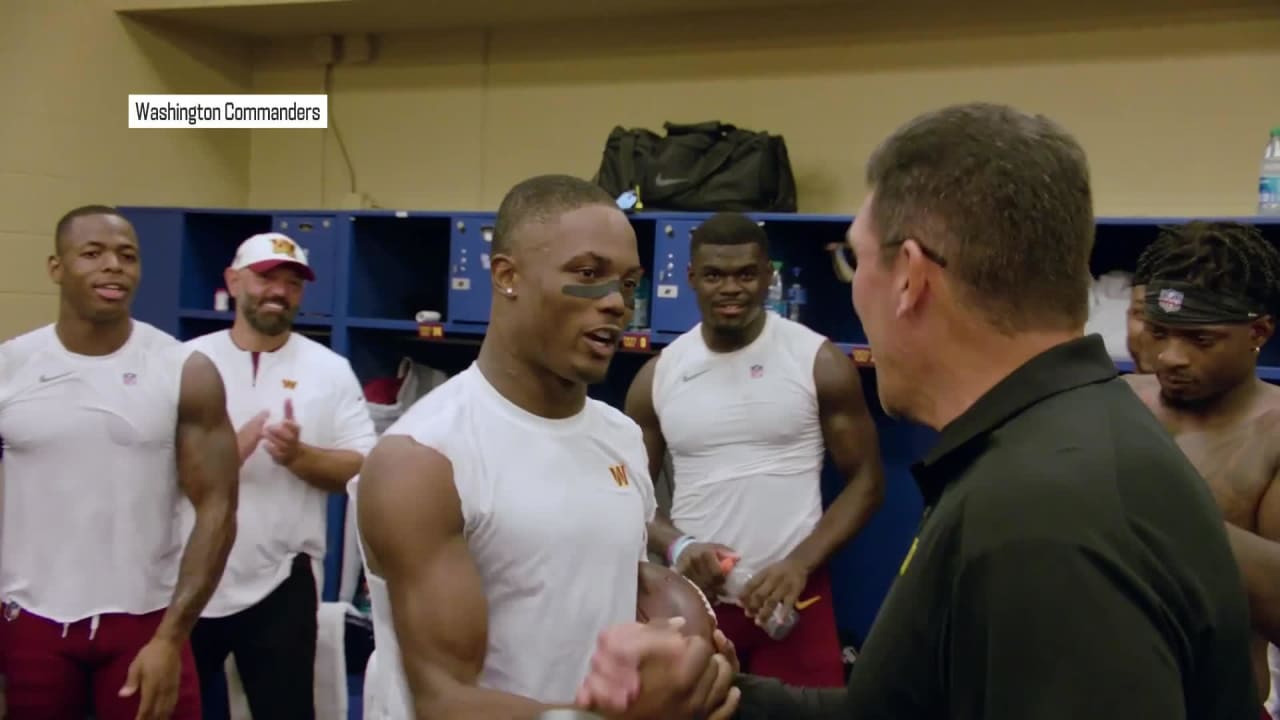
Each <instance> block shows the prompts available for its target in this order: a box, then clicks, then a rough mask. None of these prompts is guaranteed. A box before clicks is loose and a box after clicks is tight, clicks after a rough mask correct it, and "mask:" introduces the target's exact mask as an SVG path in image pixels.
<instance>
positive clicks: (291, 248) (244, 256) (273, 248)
mask: <svg viewBox="0 0 1280 720" xmlns="http://www.w3.org/2000/svg"><path fill="white" fill-rule="evenodd" d="M286 264H287V265H294V266H296V267H297V268H298V270H299V271H300V272H301V273H302V276H303V277H305V278H306V279H308V280H315V279H316V274H315V272H314V271H312V269H311V266H310V265H308V264H307V250H306V248H304V247H302V246H301V245H299V244H298V243H296V242H294V240H293V238H291V237H289V236H288V235H285V234H284V233H278V232H268V233H260V234H258V235H254V236H253V237H250V238H249V239H248V240H245V241H244V242H242V243H240V247H239V249H237V250H236V257H235V259H234V260H232V261H231V269H232V270H243V269H245V268H249V269H250V270H253V271H254V272H259V273H264V272H268V271H269V270H271V269H272V268H274V267H277V266H280V265H286Z"/></svg>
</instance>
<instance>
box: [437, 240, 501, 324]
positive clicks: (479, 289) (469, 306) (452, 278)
mask: <svg viewBox="0 0 1280 720" xmlns="http://www.w3.org/2000/svg"><path fill="white" fill-rule="evenodd" d="M492 243H493V219H492V217H491V216H487V215H467V216H457V217H455V218H454V219H453V228H452V230H451V231H450V233H449V301H448V302H449V305H448V307H449V315H448V318H447V320H448V321H449V322H450V323H480V324H487V323H488V322H489V304H490V299H491V298H490V293H492V292H493V281H492V280H491V279H490V277H489V249H490V247H491V245H492Z"/></svg>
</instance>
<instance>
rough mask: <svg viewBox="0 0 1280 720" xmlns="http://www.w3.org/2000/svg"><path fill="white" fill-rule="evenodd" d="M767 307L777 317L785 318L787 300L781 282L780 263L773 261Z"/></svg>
mask: <svg viewBox="0 0 1280 720" xmlns="http://www.w3.org/2000/svg"><path fill="white" fill-rule="evenodd" d="M767 302H768V307H769V309H770V310H772V311H774V312H776V313H778V314H779V315H781V316H783V317H786V316H787V298H786V292H785V290H784V288H783V282H782V261H780V260H774V261H773V279H772V280H770V281H769V297H768V301H767Z"/></svg>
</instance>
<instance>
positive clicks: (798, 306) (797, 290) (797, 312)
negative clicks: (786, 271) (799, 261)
mask: <svg viewBox="0 0 1280 720" xmlns="http://www.w3.org/2000/svg"><path fill="white" fill-rule="evenodd" d="M791 276H792V277H793V278H794V279H793V280H792V281H791V287H789V288H787V319H789V320H793V321H795V322H802V321H801V320H800V316H801V315H802V314H803V311H804V304H805V303H806V302H808V301H809V295H808V293H807V292H806V291H805V289H804V285H801V284H800V268H799V267H793V268H791Z"/></svg>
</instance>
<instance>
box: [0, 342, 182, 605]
mask: <svg viewBox="0 0 1280 720" xmlns="http://www.w3.org/2000/svg"><path fill="white" fill-rule="evenodd" d="M189 354H190V351H189V350H187V349H186V348H184V347H183V346H182V344H181V343H179V342H178V340H177V339H175V338H173V337H171V336H170V335H167V334H165V333H164V332H161V331H160V330H158V329H156V328H155V327H153V326H151V325H148V324H147V323H144V322H140V321H137V320H135V321H134V322H133V330H132V332H131V334H130V336H129V339H128V341H127V342H126V343H125V344H124V346H123V347H121V348H120V349H119V350H117V351H116V352H114V353H112V354H110V355H103V356H86V355H76V354H74V353H71V352H69V351H68V350H67V349H66V348H65V347H64V346H63V345H62V342H61V341H60V340H59V339H58V336H57V333H56V332H55V330H54V328H53V326H52V325H49V326H46V327H43V328H40V329H38V330H35V331H32V332H30V333H27V334H25V335H22V336H19V337H17V338H14V339H12V340H9V341H8V342H5V343H4V344H0V437H2V438H4V459H3V464H4V490H3V493H4V494H3V499H2V500H0V508H2V512H3V523H2V524H0V528H2V530H0V532H2V533H3V537H2V538H0V597H2V598H3V599H4V600H5V601H9V602H15V603H17V604H18V605H19V606H20V607H22V608H23V609H24V610H26V611H29V612H31V613H34V614H36V615H39V616H42V617H45V618H48V619H50V620H54V621H57V622H63V623H70V622H76V621H78V620H82V619H84V618H88V617H93V616H97V615H102V614H107V613H134V614H142V613H148V612H152V611H155V610H160V609H163V608H165V607H167V606H168V605H169V603H170V601H171V599H172V596H173V590H174V586H175V585H176V584H177V580H178V564H179V561H180V559H181V551H182V547H183V544H184V540H185V539H184V538H182V537H181V536H180V533H178V532H177V528H176V523H175V521H176V517H177V510H178V503H179V501H180V499H181V498H182V497H183V496H182V493H181V490H180V489H179V487H178V473H177V452H176V444H175V435H176V427H177V419H178V400H179V396H180V393H181V388H182V368H183V364H184V363H185V361H186V359H187V357H188V355H189Z"/></svg>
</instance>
